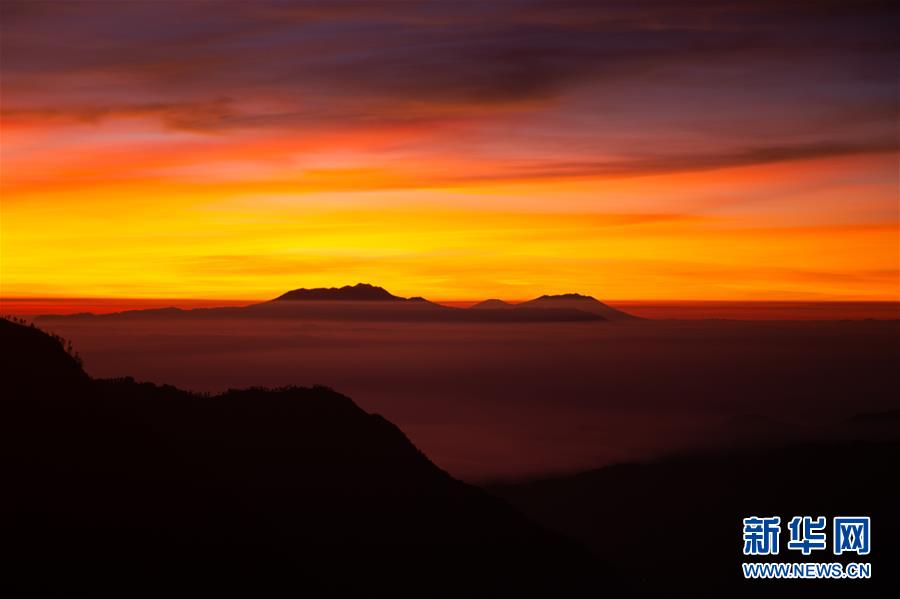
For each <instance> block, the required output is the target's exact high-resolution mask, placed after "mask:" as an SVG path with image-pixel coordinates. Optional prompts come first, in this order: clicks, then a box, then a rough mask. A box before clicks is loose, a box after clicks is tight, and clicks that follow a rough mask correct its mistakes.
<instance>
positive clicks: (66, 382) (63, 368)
mask: <svg viewBox="0 0 900 599" xmlns="http://www.w3.org/2000/svg"><path fill="white" fill-rule="evenodd" d="M0 336H2V339H3V359H2V360H0V381H2V383H3V386H4V393H3V396H4V398H6V399H12V398H18V397H46V396H47V395H52V394H55V393H57V392H59V393H65V392H67V391H70V390H72V389H81V388H82V387H83V386H85V385H87V384H88V382H89V381H88V377H87V375H86V374H85V373H84V371H83V370H82V369H81V364H79V363H78V359H77V358H76V357H75V355H74V353H73V352H72V350H71V348H67V347H66V342H65V341H64V340H63V339H61V338H59V337H55V336H51V335H48V334H47V333H45V332H43V331H41V330H40V329H37V328H35V327H33V326H25V325H24V324H20V323H16V322H12V321H10V320H7V319H5V318H0ZM36 357H39V359H36ZM0 401H2V400H0Z"/></svg>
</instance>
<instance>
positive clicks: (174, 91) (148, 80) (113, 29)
mask: <svg viewBox="0 0 900 599" xmlns="http://www.w3.org/2000/svg"><path fill="white" fill-rule="evenodd" d="M789 4H790V3H789ZM637 5H640V6H641V7H642V8H636V7H635V6H633V5H631V4H628V3H622V4H616V5H615V6H612V7H606V8H605V9H604V8H601V7H600V5H597V6H594V5H593V4H592V3H581V2H573V3H565V4H564V5H563V7H562V8H559V9H551V8H547V7H546V6H544V5H542V4H540V3H532V2H500V3H494V4H490V3H488V4H485V5H484V6H482V5H476V4H473V3H459V4H457V3H428V2H425V3H421V4H419V3H351V4H339V5H337V6H334V5H328V4H320V3H300V4H289V3H278V2H273V3H267V2H263V3H223V4H222V5H220V6H218V7H217V8H216V9H215V10H209V9H208V5H207V4H206V3H194V2H184V3H143V2H136V3H122V4H116V5H113V4H109V3H96V2H72V3H30V2H18V1H15V0H10V1H5V2H4V3H3V6H2V10H3V17H4V18H3V31H2V33H3V42H2V43H3V48H2V51H3V63H2V83H3V86H2V122H0V126H2V143H3V148H2V155H0V168H2V173H0V191H2V223H0V230H2V240H0V251H2V260H0V282H2V289H0V295H2V296H5V297H51V298H52V297H93V298H99V297H107V298H117V297H119V298H126V297H128V298H135V297H137V298H140V297H145V298H170V297H183V298H203V299H210V298H213V299H214V298H221V299H246V298H266V297H272V296H274V295H277V294H279V293H281V292H283V291H285V290H286V289H292V288H296V287H299V286H329V285H334V284H345V283H352V282H356V281H368V282H372V283H375V284H379V285H383V286H385V287H386V288H388V289H390V290H391V291H392V292H394V293H398V294H400V295H425V296H428V297H435V298H440V299H448V300H453V299H459V300H467V299H476V298H483V297H506V298H527V297H532V296H534V295H536V294H541V293H547V292H561V291H580V292H584V293H590V294H593V295H596V296H598V297H603V298H605V299H613V300H614V299H629V298H631V299H669V300H674V299H693V300H696V299H705V300H754V299H758V300H873V301H874V300H898V299H900V282H898V276H900V275H898V271H900V256H898V246H900V233H898V224H900V213H898V210H900V207H898V195H897V194H898V169H897V139H896V116H897V115H896V106H897V86H896V73H895V70H894V69H895V65H896V58H897V57H896V50H895V49H894V46H892V45H891V44H889V43H887V42H888V40H889V39H890V38H891V36H892V35H893V33H892V32H893V29H892V27H890V25H889V23H890V19H887V20H885V19H884V18H883V16H884V15H883V14H882V13H883V12H884V11H885V10H887V9H885V8H884V6H883V5H881V4H878V3H872V4H871V5H868V4H867V5H865V6H864V7H862V8H860V7H859V6H857V7H856V8H855V10H853V11H850V10H849V9H847V10H846V11H844V10H842V9H841V7H840V5H837V4H835V5H834V6H832V7H831V9H829V10H828V11H819V12H817V13H816V15H817V16H816V18H815V19H811V18H808V15H806V14H805V13H804V5H803V4H798V5H796V6H793V5H789V6H787V7H784V8H776V7H774V5H773V6H769V7H767V8H766V9H764V10H763V9H760V8H759V7H758V6H757V5H756V3H749V2H748V3H743V2H738V3H736V4H729V5H728V7H719V8H717V9H716V10H711V9H710V7H709V6H706V7H704V6H703V5H704V3H699V4H698V5H697V6H694V5H693V4H692V5H691V6H685V7H682V8H679V9H664V7H662V6H661V5H658V4H657V3H646V4H643V3H637ZM785 21H789V22H792V23H793V27H792V29H793V33H792V34H791V35H788V34H787V33H786V31H785V26H784V23H785ZM786 57H788V58H789V60H786V59H785V58H786Z"/></svg>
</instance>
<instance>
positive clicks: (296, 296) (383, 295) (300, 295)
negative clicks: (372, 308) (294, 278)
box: [272, 283, 419, 302]
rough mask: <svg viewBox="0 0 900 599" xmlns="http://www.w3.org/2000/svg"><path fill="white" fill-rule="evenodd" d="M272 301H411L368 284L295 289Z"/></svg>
mask: <svg viewBox="0 0 900 599" xmlns="http://www.w3.org/2000/svg"><path fill="white" fill-rule="evenodd" d="M416 299H419V298H416ZM272 301H275V302H281V301H332V302H339V301H356V302H359V301H364V302H405V301H410V300H409V299H407V298H405V297H399V296H396V295H394V294H392V293H390V292H389V291H388V290H387V289H385V288H384V287H378V286H376V285H370V284H368V283H357V284H356V285H344V286H343V287H316V288H313V289H306V288H302V287H301V288H300V289H294V290H292V291H288V292H287V293H283V294H281V295H279V296H278V297H276V298H275V299H274V300H272Z"/></svg>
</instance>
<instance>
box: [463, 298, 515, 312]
mask: <svg viewBox="0 0 900 599" xmlns="http://www.w3.org/2000/svg"><path fill="white" fill-rule="evenodd" d="M513 307H515V306H514V305H513V304H510V303H509V302H504V301H503V300H499V299H486V300H484V301H483V302H478V303H477V304H475V305H473V306H469V308H470V309H473V310H505V309H507V308H513Z"/></svg>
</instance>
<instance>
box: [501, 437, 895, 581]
mask: <svg viewBox="0 0 900 599" xmlns="http://www.w3.org/2000/svg"><path fill="white" fill-rule="evenodd" d="M893 431H894V434H893V441H884V442H871V443H864V442H854V443H831V444H814V445H798V446H792V447H784V448H781V449H778V450H757V451H747V452H743V453H728V454H719V455H716V454H707V455H695V456H690V457H684V458H680V459H672V460H667V461H661V462H656V463H649V464H623V465H619V466H611V467H607V468H602V469H600V470H595V471H590V472H585V473H582V474H577V475H573V476H565V477H560V478H553V479H546V480H538V481H534V482H526V483H520V484H506V485H496V486H494V487H493V488H492V491H493V492H494V493H496V494H497V495H498V496H499V497H502V498H504V499H506V500H508V501H509V502H510V503H512V504H513V505H514V506H515V507H517V508H519V509H520V510H522V512H523V513H525V514H526V515H528V516H529V517H531V518H533V519H534V520H535V521H537V522H539V523H541V524H543V525H545V526H547V527H548V528H551V529H553V530H556V531H558V532H561V533H564V534H567V535H569V536H571V537H572V538H576V539H580V540H582V541H583V542H584V543H586V544H587V545H588V546H589V547H590V548H591V550H592V551H593V552H594V554H595V555H596V556H597V559H598V560H601V561H603V562H605V563H609V564H612V565H613V567H614V568H616V570H617V573H618V574H619V575H620V576H621V578H622V579H623V580H627V581H630V582H629V583H628V589H627V591H630V593H634V594H638V595H648V596H659V595H664V596H672V597H699V596H703V597H733V596H753V597H756V596H774V595H777V596H791V597H796V596H803V597H821V596H841V597H845V596H846V597H850V596H852V597H868V596H885V597H887V596H896V594H895V591H896V590H897V589H898V588H900V587H898V586H897V585H898V584H900V578H898V576H897V572H896V564H897V560H898V558H900V544H898V543H897V542H896V540H897V539H900V515H898V513H897V496H896V490H895V486H896V484H895V483H896V477H897V473H898V472H900V434H898V427H897V423H896V422H895V423H894V428H893ZM797 515H800V516H803V515H809V516H812V517H817V516H827V517H828V522H829V523H830V522H831V519H832V518H833V517H834V516H871V518H872V538H873V541H872V552H871V554H870V555H867V556H857V555H854V554H850V555H849V556H848V555H843V556H840V557H837V556H834V555H833V554H832V552H831V545H830V543H831V532H830V531H829V533H828V535H829V536H828V539H829V541H828V542H829V546H828V549H827V550H825V551H817V552H813V554H812V555H811V556H810V557H809V558H805V557H804V556H803V555H802V553H800V552H798V551H788V550H786V548H785V543H786V541H787V538H788V531H787V528H786V525H787V522H788V521H789V520H790V518H792V517H793V516H797ZM749 516H781V519H782V527H783V531H782V534H781V552H780V554H779V555H778V556H773V557H772V559H768V560H767V559H766V558H756V557H746V558H745V557H744V556H743V555H742V552H741V549H742V523H741V521H742V518H745V517H749ZM742 561H749V562H754V561H761V562H762V561H787V562H801V561H820V562H833V561H841V562H844V563H846V562H849V561H856V562H859V561H866V562H872V564H873V565H872V579H870V580H821V581H816V580H792V581H781V582H776V581H772V580H744V579H743V576H742V572H741V568H740V563H741V562H742ZM891 589H892V590H891ZM622 592H623V593H626V594H628V593H627V592H626V589H623V591H622Z"/></svg>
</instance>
